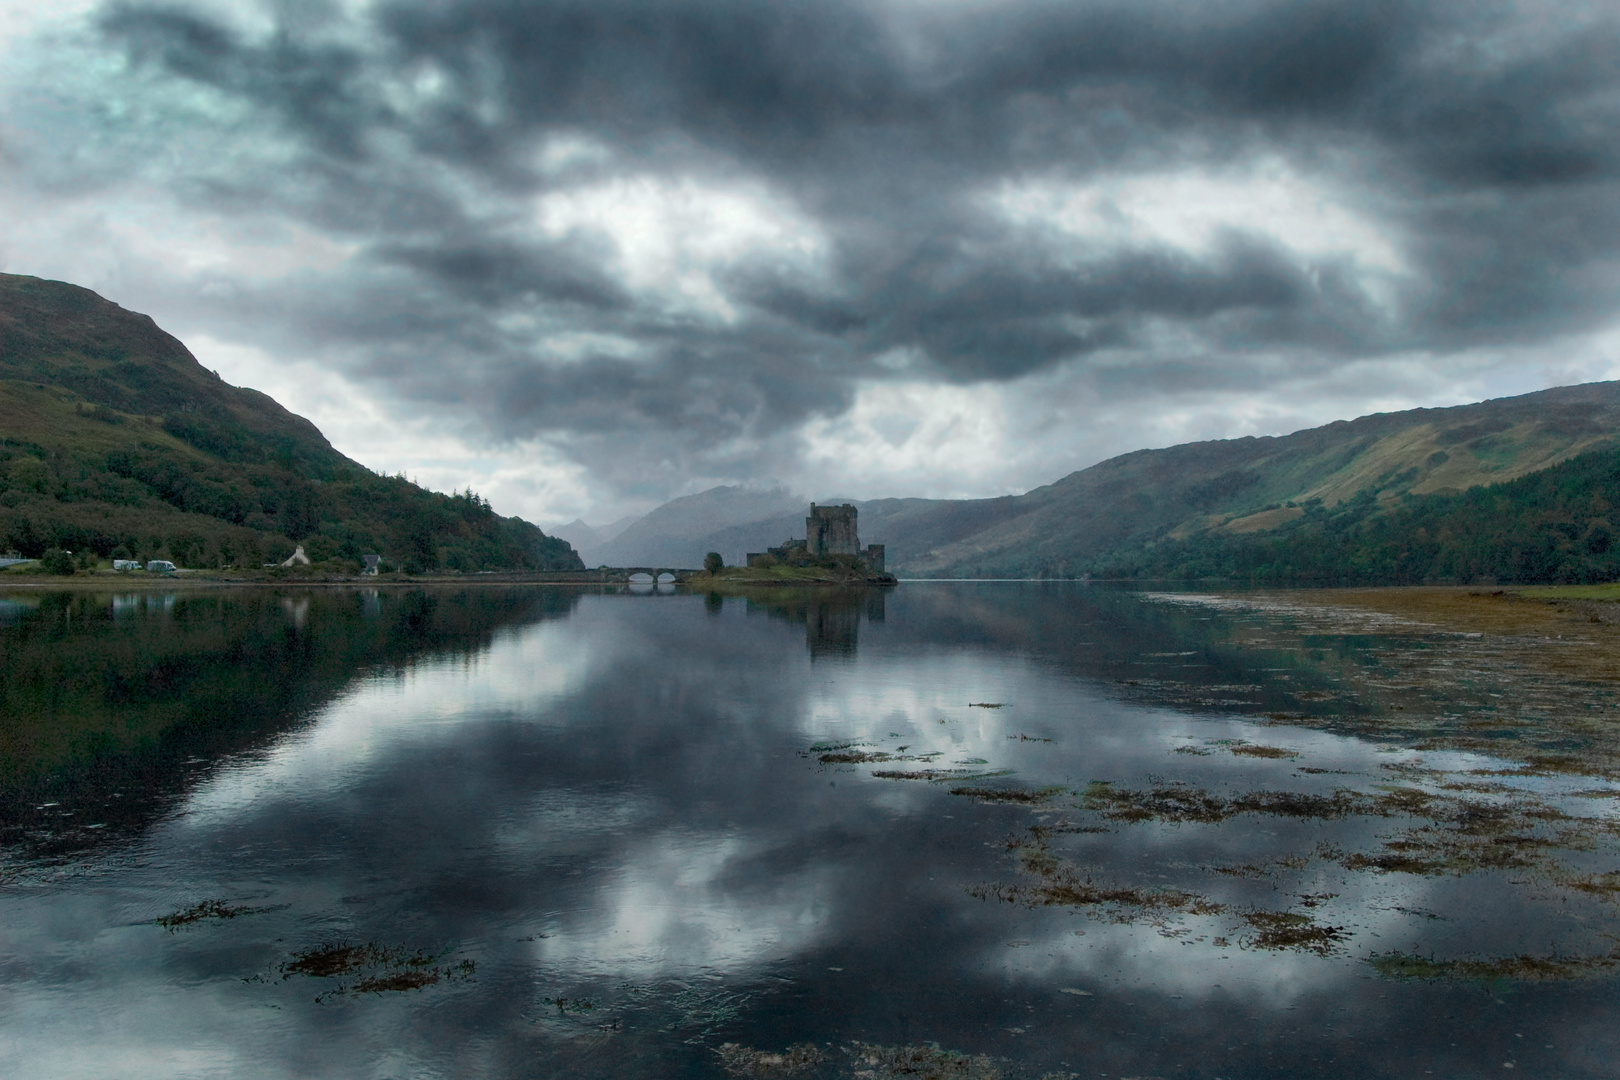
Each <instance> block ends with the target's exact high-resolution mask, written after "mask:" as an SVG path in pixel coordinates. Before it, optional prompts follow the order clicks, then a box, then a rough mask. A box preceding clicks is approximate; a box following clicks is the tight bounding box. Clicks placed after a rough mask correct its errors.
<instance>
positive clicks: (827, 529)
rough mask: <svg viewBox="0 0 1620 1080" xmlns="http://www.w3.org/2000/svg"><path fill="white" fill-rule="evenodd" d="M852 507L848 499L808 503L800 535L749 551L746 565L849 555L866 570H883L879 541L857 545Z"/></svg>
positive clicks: (879, 572) (881, 571)
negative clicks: (834, 503) (828, 503)
mask: <svg viewBox="0 0 1620 1080" xmlns="http://www.w3.org/2000/svg"><path fill="white" fill-rule="evenodd" d="M855 513H856V511H855V508H854V507H853V506H851V505H850V504H849V503H844V504H843V505H841V506H817V505H816V504H815V503H811V504H810V516H809V517H807V518H805V519H804V533H805V536H804V539H803V540H789V541H788V542H787V543H785V544H783V545H782V546H781V547H773V548H770V549H769V550H767V551H750V552H749V553H748V565H749V566H774V565H776V564H777V563H778V562H786V563H796V564H799V565H802V564H803V562H804V561H806V560H810V559H817V558H820V557H821V556H823V555H853V556H854V557H855V558H856V559H858V560H859V561H860V562H861V563H862V564H864V565H865V566H866V568H867V570H869V571H872V572H873V573H878V574H881V573H883V562H884V559H883V545H882V544H868V545H867V546H866V547H864V548H862V547H861V540H860V536H859V535H857V533H856V529H855Z"/></svg>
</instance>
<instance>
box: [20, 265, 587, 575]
mask: <svg viewBox="0 0 1620 1080" xmlns="http://www.w3.org/2000/svg"><path fill="white" fill-rule="evenodd" d="M295 543H296V544H302V545H303V546H304V549H305V551H306V552H307V553H308V554H309V556H310V557H311V558H312V559H314V560H316V561H317V562H328V564H329V565H330V566H331V567H332V568H333V569H339V568H349V569H358V566H359V559H360V556H361V555H362V554H363V553H367V552H377V553H380V554H382V555H383V556H384V558H385V559H387V560H389V561H390V562H391V563H392V564H394V565H396V566H398V567H400V568H402V569H406V570H409V571H418V570H420V571H427V570H462V571H473V570H494V569H575V568H578V567H580V566H581V564H580V562H579V557H578V556H577V555H576V554H574V552H573V550H572V549H571V548H570V547H569V546H568V545H567V544H566V543H564V542H563V541H561V540H557V539H555V538H552V537H548V536H546V535H545V534H544V533H542V532H541V531H540V530H539V529H538V528H536V527H535V526H534V525H531V524H529V523H528V522H526V521H523V520H522V519H520V518H506V517H501V516H500V515H498V514H496V513H494V511H493V510H491V509H490V506H489V504H488V503H487V502H486V501H485V500H484V499H482V498H480V497H479V496H477V495H475V494H473V493H472V492H470V491H469V492H463V493H460V494H456V495H441V494H437V493H435V492H430V491H426V490H424V489H422V488H419V487H417V486H416V485H414V484H412V483H410V482H408V481H406V480H405V479H404V478H402V477H388V476H379V475H377V474H375V473H373V472H371V471H369V470H368V469H366V468H364V467H363V466H361V465H359V464H358V463H356V462H354V461H351V460H349V459H348V458H346V457H344V456H343V455H342V454H340V453H338V452H337V451H336V450H334V449H333V448H332V446H331V445H330V444H329V443H328V442H327V441H326V439H325V438H324V437H323V436H322V435H321V433H320V431H319V430H317V429H316V427H315V425H313V424H311V423H310V422H309V421H308V420H305V419H303V418H302V417H299V416H295V415H293V414H292V413H290V412H288V411H287V410H285V409H283V408H282V407H281V406H280V405H278V404H276V402H275V401H274V400H273V399H271V398H270V397H268V396H267V395H265V394H261V393H259V392H257V391H255V390H248V389H244V388H241V387H234V386H230V385H228V384H227V383H225V382H224V381H223V380H222V379H220V378H219V376H218V375H216V374H215V373H213V372H211V371H208V370H207V369H205V368H204V367H203V366H202V365H201V364H199V363H197V361H196V359H195V358H194V357H193V356H192V355H191V353H190V352H188V351H187V350H186V348H185V346H184V345H182V344H181V343H180V342H179V341H178V340H176V339H175V338H174V337H172V336H171V335H169V334H167V333H164V332H163V331H162V330H161V329H159V328H158V326H157V325H156V324H155V323H154V322H153V321H152V320H151V319H150V318H148V317H147V316H145V315H139V314H136V313H133V312H129V311H125V310H124V309H123V308H121V307H119V306H118V305H116V304H113V303H111V302H110V301H107V300H105V299H103V298H102V297H100V296H98V295H96V294H95V293H93V292H91V291H90V290H88V289H82V288H79V287H77V286H74V285H69V284H66V283H63V282H57V281H44V280H41V279H38V278H32V277H22V276H17V275H9V274H0V547H4V548H9V549H14V550H16V551H19V552H21V553H22V554H23V555H25V556H29V557H37V556H39V555H40V554H42V553H43V552H44V551H46V550H47V549H49V548H53V547H60V548H66V549H69V550H72V551H75V552H80V553H83V552H93V553H95V554H96V555H97V556H99V557H101V558H107V557H111V556H125V557H134V558H141V559H148V558H171V559H173V560H174V561H175V562H176V563H179V564H181V565H183V566H193V567H214V566H227V565H235V566H258V565H260V564H262V563H264V562H267V561H279V560H280V559H283V558H285V557H286V556H287V555H288V554H290V553H291V552H292V550H293V546H294V544H295Z"/></svg>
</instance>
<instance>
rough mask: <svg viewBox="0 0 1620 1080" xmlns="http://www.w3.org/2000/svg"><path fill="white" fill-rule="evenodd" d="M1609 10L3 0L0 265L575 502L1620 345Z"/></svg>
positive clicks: (1617, 172)
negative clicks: (64, 286) (65, 283)
mask: <svg viewBox="0 0 1620 1080" xmlns="http://www.w3.org/2000/svg"><path fill="white" fill-rule="evenodd" d="M1617 159H1620V16H1617V9H1616V6H1615V5H1614V4H1613V3H1593V4H1589V5H1585V4H1581V3H1578V2H1560V3H1551V2H1548V3H1538V2H1531V0H1527V2H1520V3H1493V2H1490V0H1467V2H1462V0H1453V2H1450V3H1435V4H1425V3H1402V2H1394V0H1391V2H1385V0H1355V2H1349V0H1335V2H1332V3H1262V2H1230V3H1223V2H1220V0H1181V2H1164V3H1153V2H1148V0H1122V2H1118V3H1086V2H1081V0H1062V2H1056V0H1054V2H1041V3H1031V2H1014V0H1007V2H999V3H988V2H971V0H888V2H881V0H879V2H870V3H844V2H838V0H820V2H814V3H795V2H791V0H768V2H759V3H740V2H685V0H645V2H642V0H629V2H621V0H580V2H577V3H570V2H554V3H547V2H543V0H404V2H392V0H378V2H366V0H277V2H269V0H265V2H260V0H208V2H199V3H188V2H183V0H182V2H165V3H154V2H147V0H131V2H121V3H89V2H82V0H52V2H51V3H43V2H41V0H0V219H3V221H0V269H3V270H5V271H8V272H12V273H24V274H36V275H39V276H42V277H52V278H61V279H65V280H69V281H73V282H77V283H79V284H82V285H86V286H88V287H90V288H93V289H95V290H97V291H98V292H100V293H102V294H103V295H105V296H107V297H109V298H110V299H112V300H115V301H117V302H118V303H120V304H122V305H124V306H125V307H128V308H132V309H134V310H138V311H144V312H147V313H149V314H151V315H152V316H153V317H154V318H156V319H157V320H158V322H159V324H160V325H162V326H164V327H165V328H166V329H168V330H170V331H171V332H173V333H175V334H177V335H178V336H180V337H181V338H182V340H184V341H185V342H186V343H187V344H188V345H189V346H190V347H191V349H192V351H193V352H194V353H196V354H197V356H198V358H199V359H200V360H202V362H203V363H204V364H206V365H207V366H209V367H212V368H217V369H218V370H219V371H220V373H221V374H222V375H224V376H225V377H226V379H228V380H229V381H231V382H235V383H239V384H244V385H251V386H255V387H258V388H260V389H263V390H266V391H268V392H269V393H271V394H273V395H275V396H276V397H277V398H278V399H279V400H281V401H282V402H283V403H284V404H285V405H287V406H288V407H289V408H292V409H293V410H294V411H297V412H300V413H303V414H304V415H307V416H309V417H310V418H311V419H313V420H315V422H316V423H317V424H319V425H320V426H321V428H322V430H323V431H325V432H326V433H327V435H328V437H329V438H331V440H332V441H333V443H334V444H335V445H336V446H337V447H338V448H339V449H340V450H343V451H344V452H346V453H348V454H350V455H351V456H353V457H355V458H357V459H358V460H360V461H361V462H363V463H364V464H366V465H368V466H370V467H372V468H374V469H377V470H379V471H386V472H398V471H405V472H406V473H408V474H410V475H412V476H415V477H417V478H418V479H419V480H420V482H422V483H424V484H425V485H428V486H432V487H436V488H439V489H447V488H451V487H456V488H460V487H463V486H466V485H469V484H470V485H471V486H473V487H474V488H475V489H477V490H479V491H482V492H484V493H485V494H487V495H489V496H490V498H491V499H492V500H493V501H494V503H495V506H496V508H497V509H498V510H500V511H502V512H505V513H520V514H522V515H524V516H526V517H529V518H531V519H534V520H537V521H539V522H541V523H543V524H550V523H554V522H560V521H566V520H568V519H571V518H573V517H574V516H576V515H583V516H584V517H585V518H586V519H587V520H589V521H592V522H602V521H606V520H609V519H611V518H614V517H617V516H619V515H620V514H621V513H624V512H626V511H635V510H642V509H646V508H649V507H651V506H652V505H656V504H657V503H659V502H662V501H664V500H665V499H668V498H670V497H672V496H675V495H679V494H686V493H690V492H693V491H697V490H701V489H703V488H707V487H710V486H712V485H714V484H717V483H738V482H746V483H764V482H768V481H772V480H776V481H781V482H782V483H785V484H786V485H788V486H789V487H791V488H793V489H794V490H797V491H803V492H806V493H809V494H812V495H818V494H819V495H828V494H834V493H836V494H844V495H852V496H857V497H863V498H866V497H878V496H884V495H931V496H982V495H998V494H1004V493H1008V492H1019V491H1023V490H1027V489H1028V488H1030V487H1034V486H1037V485H1039V484H1043V483H1047V482H1050V481H1052V480H1054V479H1056V478H1058V477H1059V476H1062V475H1064V474H1065V473H1067V472H1070V471H1072V470H1073V469H1076V468H1080V467H1083V466H1086V465H1089V464H1092V463H1093V462H1096V461H1098V460H1101V459H1102V458H1105V457H1109V456H1112V455H1113V454H1117V453H1122V452H1125V451H1128V450H1133V449H1138V448H1141V447H1144V446H1164V445H1169V444H1172V443H1177V442H1183V441H1187V440H1190V439H1199V438H1212V437H1227V436H1239V435H1247V434H1281V433H1285V432H1288V431H1291V430H1295V429H1298V428H1300V427H1306V426H1312V425H1315V424H1318V423H1323V422H1326V421H1329V420H1333V419H1338V418H1345V417H1351V416H1356V415H1360V414H1363V413H1367V412H1375V411H1382V410H1388V409H1397V408H1407V407H1411V406H1416V405H1444V404H1456V403H1459V402H1464V401H1472V400H1478V399H1480V398H1483V397H1491V396H1501V395H1503V394H1512V393H1521V392H1525V391H1529V390H1534V389H1539V388H1542V387H1545V386H1552V385H1559V384H1563V383H1570V382H1581V381H1587V380H1592V379H1603V378H1615V377H1620V183H1617V176H1620V169H1617V165H1620V161H1617Z"/></svg>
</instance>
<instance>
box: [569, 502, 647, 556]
mask: <svg viewBox="0 0 1620 1080" xmlns="http://www.w3.org/2000/svg"><path fill="white" fill-rule="evenodd" d="M640 520H641V515H640V514H627V515H625V516H624V517H622V518H619V519H618V520H617V521H610V522H608V523H607V524H606V525H587V524H586V523H585V519H584V518H575V519H574V520H573V521H570V522H569V523H568V524H566V525H558V526H557V527H556V528H555V529H552V530H551V535H552V536H554V537H556V538H557V539H558V540H566V541H567V542H568V543H569V544H570V545H572V547H573V549H574V550H575V551H577V552H579V556H580V558H582V559H584V560H585V563H586V565H588V566H600V565H601V561H600V560H595V559H592V555H593V554H594V553H595V552H596V550H597V549H598V548H600V547H601V546H602V545H603V544H606V543H607V542H608V541H610V540H612V539H613V538H614V537H616V536H618V535H619V534H620V533H622V532H624V530H626V529H628V528H629V527H630V526H632V525H634V524H635V523H636V522H637V521H640Z"/></svg>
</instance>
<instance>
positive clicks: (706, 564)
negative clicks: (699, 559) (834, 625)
mask: <svg viewBox="0 0 1620 1080" xmlns="http://www.w3.org/2000/svg"><path fill="white" fill-rule="evenodd" d="M725 567H726V560H725V559H723V558H721V557H720V553H719V552H718V551H711V552H709V553H708V554H707V555H705V556H703V569H705V570H707V571H708V572H709V573H711V574H718V573H719V572H720V571H721V570H724V569H725Z"/></svg>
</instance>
